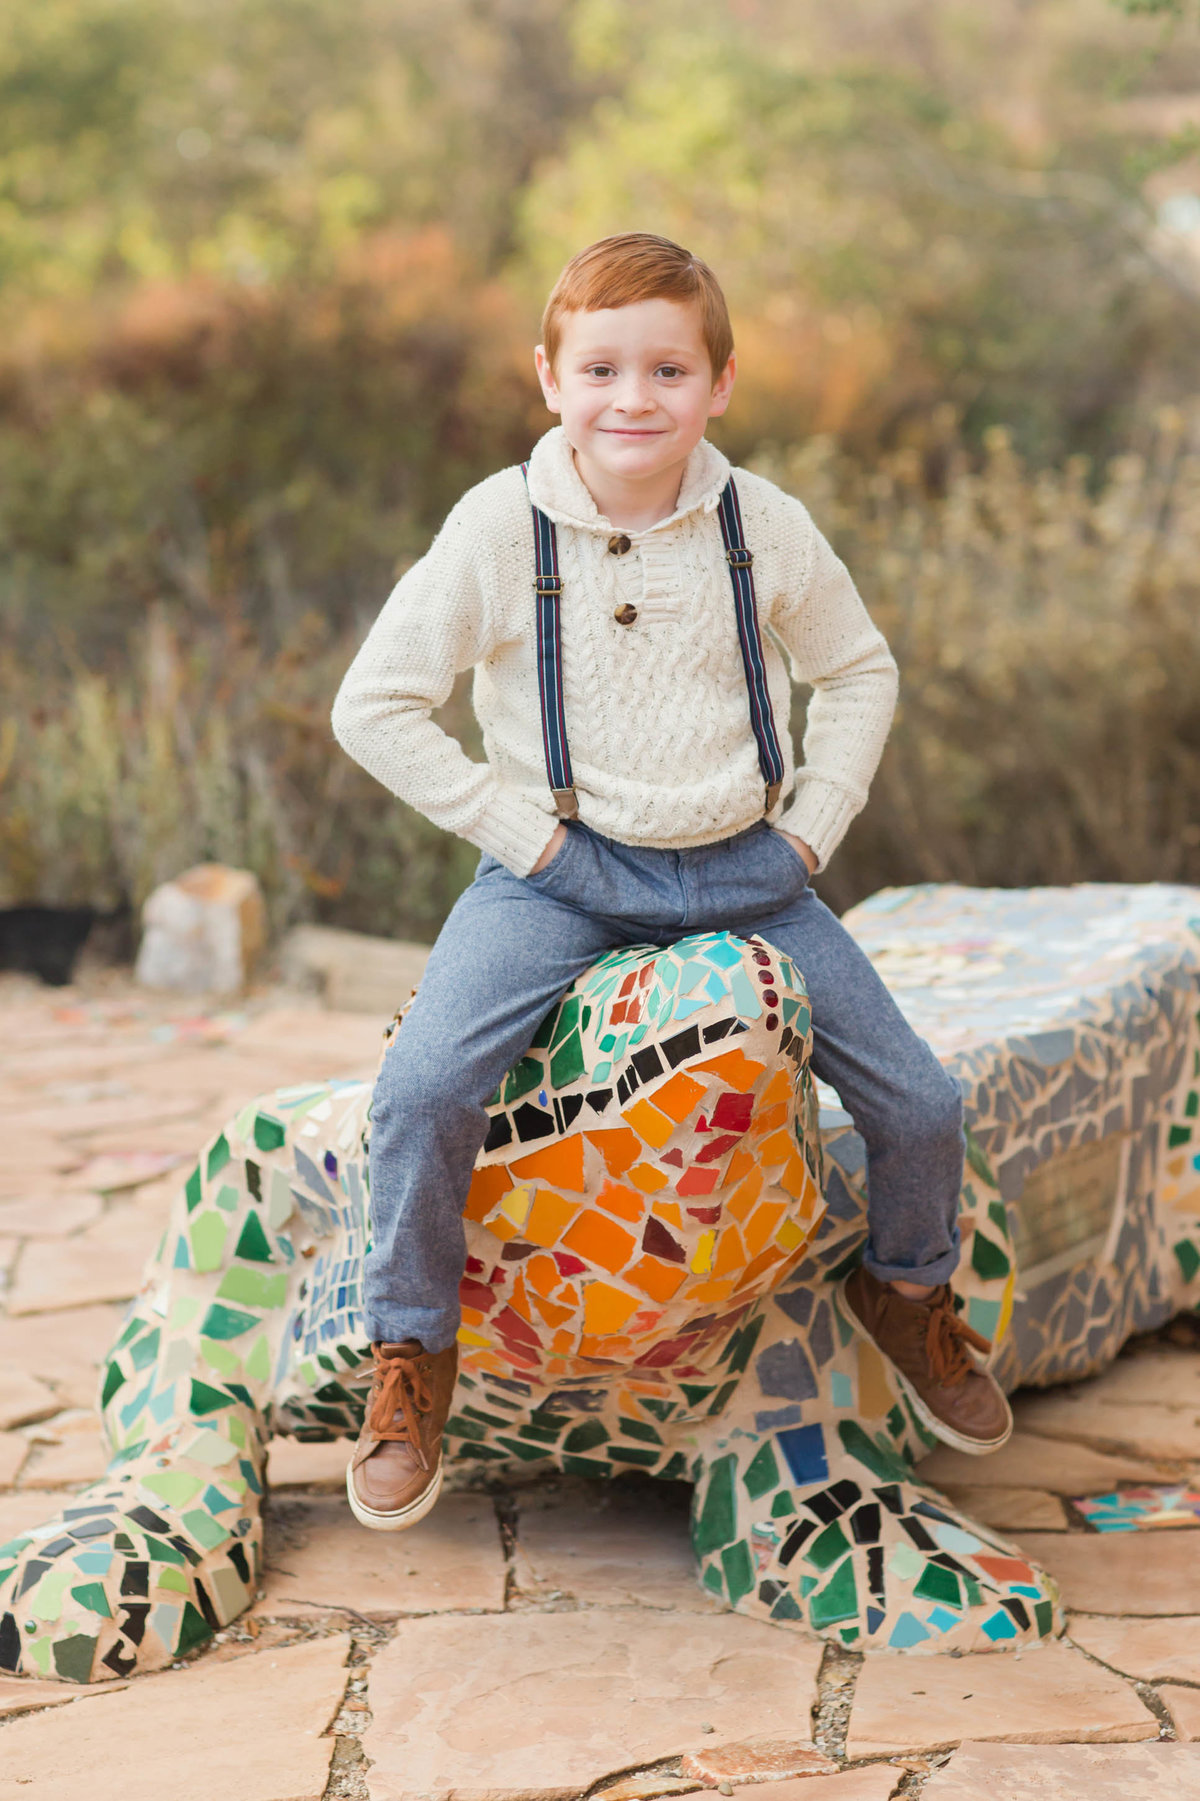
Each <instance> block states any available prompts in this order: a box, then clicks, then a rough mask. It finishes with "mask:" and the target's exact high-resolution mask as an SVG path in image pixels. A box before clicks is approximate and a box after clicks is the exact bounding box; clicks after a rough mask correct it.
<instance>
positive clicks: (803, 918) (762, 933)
mask: <svg viewBox="0 0 1200 1801" xmlns="http://www.w3.org/2000/svg"><path fill="white" fill-rule="evenodd" d="M720 930H725V931H730V932H734V933H736V934H737V935H738V936H742V937H745V936H749V935H751V934H757V935H758V936H759V937H761V938H765V939H766V940H767V942H768V943H770V944H773V945H774V946H775V947H776V948H777V949H778V950H781V951H783V952H784V953H785V955H786V956H788V957H790V958H791V959H792V961H793V962H794V963H795V964H796V966H797V968H798V969H799V970H800V971H801V972H802V973H803V976H804V980H805V983H806V984H807V987H808V993H809V999H810V1001H811V1003H812V1022H813V1052H812V1063H813V1069H814V1070H815V1072H816V1074H817V1075H818V1076H819V1077H821V1079H822V1080H823V1081H826V1082H829V1083H830V1084H831V1085H832V1086H833V1087H834V1088H836V1089H837V1091H838V1093H839V1095H840V1096H841V1098H842V1102H843V1104H844V1106H845V1107H846V1108H847V1109H848V1110H849V1112H850V1113H851V1114H852V1115H853V1118H854V1121H855V1124H856V1125H857V1127H858V1129H859V1131H860V1132H861V1134H862V1136H863V1139H864V1141H865V1143H866V1147H867V1159H868V1177H869V1184H870V1212H869V1219H868V1227H869V1240H868V1245H867V1251H866V1263H867V1267H868V1268H869V1269H871V1270H872V1271H873V1272H874V1273H875V1275H877V1276H878V1277H880V1278H881V1279H882V1280H884V1281H887V1280H890V1279H892V1278H895V1277H902V1278H907V1279H909V1280H911V1281H914V1282H925V1283H929V1284H931V1285H933V1284H937V1283H940V1282H945V1281H947V1280H948V1279H949V1276H950V1274H951V1272H952V1271H953V1269H954V1268H955V1266H956V1264H957V1262H958V1247H959V1238H958V1199H959V1189H960V1186H961V1183H962V1169H963V1130H962V1097H961V1095H960V1092H959V1088H958V1085H957V1083H956V1082H955V1081H954V1080H953V1078H952V1077H950V1076H948V1075H947V1074H946V1072H945V1070H944V1069H943V1068H942V1066H941V1064H940V1063H939V1062H938V1060H937V1058H936V1057H935V1056H934V1054H933V1052H932V1051H931V1050H930V1048H929V1046H928V1045H927V1044H926V1043H925V1041H924V1039H922V1038H918V1037H917V1035H916V1033H915V1032H914V1031H913V1029H912V1027H911V1026H910V1025H909V1024H908V1022H907V1021H906V1020H905V1019H904V1017H903V1015H902V1014H901V1012H900V1010H899V1008H898V1007H897V1006H896V1003H895V1002H894V1001H893V1000H892V998H891V996H890V995H889V993H888V991H887V989H886V988H885V987H884V985H883V983H882V982H881V981H880V979H879V977H878V976H877V975H876V973H875V971H874V969H873V968H872V967H871V964H870V963H869V962H868V961H867V958H866V957H865V956H864V954H863V952H862V951H861V950H860V949H859V948H858V946H857V944H855V942H854V940H853V938H851V936H850V934H849V933H848V932H847V931H846V930H845V928H844V927H843V926H842V925H841V923H840V922H839V921H838V919H837V918H836V917H835V915H834V914H832V913H831V912H830V911H829V909H828V907H826V906H825V905H824V903H823V902H822V901H820V900H818V898H817V896H816V895H815V894H814V893H813V892H812V890H811V888H810V887H809V885H808V871H807V869H806V868H805V866H804V863H803V861H802V859H801V858H800V857H799V856H798V855H797V854H796V852H795V851H794V850H793V849H792V848H791V846H790V845H789V844H788V842H787V840H786V839H785V838H782V837H781V836H780V835H779V833H778V832H775V831H772V830H771V829H770V827H768V826H767V825H766V823H765V822H763V823H761V824H759V825H755V826H752V827H751V828H750V830H749V831H746V832H740V833H739V834H738V835H737V836H736V837H734V838H725V839H722V840H721V841H720V842H718V843H716V844H707V845H703V846H701V847H700V848H699V849H696V850H678V851H677V850H641V849H637V848H635V847H634V846H631V845H628V844H619V843H617V842H615V841H614V840H613V839H610V838H603V837H601V836H600V834H599V833H597V832H593V831H591V830H590V829H589V828H588V827H587V826H584V825H581V824H579V823H578V822H577V821H572V822H571V823H570V824H569V825H568V827H567V837H566V842H565V843H564V844H563V845H562V847H561V848H560V849H559V851H558V853H557V855H556V856H555V857H554V858H553V859H552V861H551V862H550V863H549V865H548V866H547V867H546V868H545V869H543V870H542V871H540V872H539V873H538V874H537V875H530V876H525V877H520V876H515V875H513V874H512V873H511V872H510V871H509V870H508V869H506V868H505V867H504V865H503V864H501V863H498V862H497V861H496V860H495V858H494V857H488V856H485V857H483V858H482V859H481V860H480V864H479V869H478V872H477V874H476V876H475V880H474V881H473V882H472V884H471V886H470V887H469V888H468V889H467V890H466V892H465V893H464V894H463V895H461V896H460V897H459V900H458V902H457V903H456V905H455V907H454V909H453V911H452V912H451V914H450V917H449V918H448V919H447V921H446V923H445V925H444V926H443V927H442V930H441V933H440V935H439V937H438V941H437V943H436V944H435V945H434V947H433V950H432V952H431V954H430V958H429V963H428V966H427V968H426V971H425V974H424V977H423V978H422V981H421V986H420V989H419V990H418V993H417V997H416V999H415V1001H414V1002H413V1004H412V1007H411V1009H410V1011H409V1013H408V1015H407V1017H406V1019H405V1021H404V1025H403V1026H402V1028H401V1030H400V1032H399V1033H398V1035H397V1037H396V1040H395V1042H394V1044H393V1045H392V1048H391V1049H390V1051H389V1052H388V1054H387V1057H386V1058H385V1059H384V1064H383V1068H382V1069H381V1071H380V1073H379V1079H378V1082H377V1083H376V1087H375V1095H374V1099H373V1102H372V1110H371V1120H372V1124H371V1217H372V1226H373V1245H372V1249H371V1251H370V1253H369V1255H368V1257H367V1260H366V1270H365V1291H366V1328H367V1331H368V1333H369V1336H370V1337H371V1338H372V1339H374V1340H385V1341H388V1342H392V1343H395V1342H397V1341H399V1340H402V1339H406V1338H418V1339H420V1340H421V1342H422V1343H423V1344H424V1346H425V1348H426V1349H427V1350H430V1351H439V1350H443V1349H444V1348H445V1347H446V1346H448V1345H450V1344H452V1343H453V1342H454V1338H455V1334H456V1333H457V1331H458V1325H459V1308H458V1284H459V1280H460V1278H461V1276H462V1273H463V1267H464V1264H465V1261H466V1248H465V1238H464V1233H463V1223H462V1210H463V1207H464V1205H465V1202H466V1196H467V1190H468V1187H469V1186H470V1181H471V1174H472V1171H473V1169H474V1165H475V1159H476V1157H477V1155H478V1154H479V1149H480V1146H481V1145H482V1143H483V1140H484V1137H485V1135H486V1132H487V1126H488V1116H487V1114H486V1113H485V1111H484V1106H485V1103H486V1102H487V1101H488V1100H490V1098H491V1096H492V1095H493V1094H494V1093H495V1091H496V1088H497V1087H498V1085H499V1083H500V1081H501V1079H502V1078H503V1076H504V1075H505V1073H506V1072H507V1070H508V1069H509V1068H510V1067H511V1066H512V1064H514V1063H515V1062H516V1061H517V1060H518V1058H520V1057H522V1056H524V1054H525V1052H526V1051H527V1050H528V1048H529V1046H530V1044H531V1042H532V1040H533V1037H534V1034H535V1033H536V1031H537V1029H538V1026H539V1025H540V1024H541V1022H542V1020H543V1019H544V1018H545V1016H546V1014H547V1013H548V1012H549V1011H550V1009H551V1008H552V1007H553V1006H554V1005H555V1003H556V1002H557V1001H558V1000H560V999H561V997H562V995H563V994H564V993H565V991H566V990H567V989H568V988H569V987H570V986H571V984H572V982H573V981H574V980H575V979H576V977H577V976H579V975H580V974H582V973H583V971H585V970H586V969H588V968H589V967H590V965H591V964H592V963H594V962H595V961H596V959H597V958H598V957H601V956H603V955H604V954H605V952H607V951H610V950H615V949H616V948H617V947H618V946H623V945H632V944H661V945H666V944H671V943H673V942H674V941H675V940H676V939H679V938H683V937H686V936H687V935H689V934H690V933H693V932H710V931H720Z"/></svg>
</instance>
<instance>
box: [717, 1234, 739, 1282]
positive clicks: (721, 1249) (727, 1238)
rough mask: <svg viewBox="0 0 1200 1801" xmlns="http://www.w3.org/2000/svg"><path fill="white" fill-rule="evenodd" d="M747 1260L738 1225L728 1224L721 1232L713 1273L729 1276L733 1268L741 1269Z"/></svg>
mask: <svg viewBox="0 0 1200 1801" xmlns="http://www.w3.org/2000/svg"><path fill="white" fill-rule="evenodd" d="M745 1260H746V1252H745V1250H744V1248H743V1246H742V1236H741V1233H740V1232H739V1231H738V1229H737V1227H736V1226H726V1227H725V1230H724V1231H723V1232H722V1233H721V1237H720V1242H719V1243H718V1245H717V1254H716V1256H715V1258H714V1259H713V1266H712V1267H713V1275H714V1276H727V1275H729V1274H730V1272H731V1271H732V1270H735V1269H740V1268H741V1267H742V1264H743V1263H744V1262H745Z"/></svg>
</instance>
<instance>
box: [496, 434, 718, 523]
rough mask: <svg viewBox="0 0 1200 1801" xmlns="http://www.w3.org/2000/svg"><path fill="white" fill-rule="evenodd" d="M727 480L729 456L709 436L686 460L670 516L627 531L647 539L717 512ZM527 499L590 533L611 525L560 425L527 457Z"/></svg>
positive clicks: (549, 514)
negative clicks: (699, 515)
mask: <svg viewBox="0 0 1200 1801" xmlns="http://www.w3.org/2000/svg"><path fill="white" fill-rule="evenodd" d="M728 480H729V460H728V458H727V457H724V456H722V454H721V452H720V451H719V450H718V449H717V447H716V445H715V444H710V443H709V441H708V439H707V438H701V440H700V442H699V443H698V444H697V446H696V448H695V450H693V452H692V454H691V456H690V457H689V458H688V460H687V462H686V463H685V464H684V469H683V481H682V482H681V483H680V487H679V500H678V503H677V505H676V507H675V511H674V512H673V513H672V514H671V516H670V518H668V519H660V520H659V521H658V522H657V524H655V525H651V526H648V527H647V528H646V530H645V531H644V532H631V533H630V534H629V535H630V536H631V537H634V538H644V537H647V536H648V535H649V533H650V532H661V531H664V530H665V529H666V527H667V526H669V525H674V524H675V523H676V521H677V520H680V519H682V518H684V516H685V515H686V514H688V513H695V512H705V513H712V512H715V511H716V509H717V506H718V504H719V502H720V499H721V491H722V489H723V488H724V486H725V484H726V482H727V481H728ZM529 498H530V500H531V501H532V502H533V504H534V506H536V507H539V508H540V509H541V511H542V512H543V513H545V514H546V515H547V517H548V518H550V519H553V521H554V523H555V524H556V525H574V526H578V527H579V528H580V529H581V530H583V531H590V532H611V531H612V529H613V527H612V522H611V521H610V520H608V519H606V518H605V517H604V514H603V513H602V512H601V511H600V509H599V508H598V507H597V505H596V503H595V501H594V500H593V499H592V497H591V495H590V494H589V493H588V491H587V488H586V487H585V486H584V484H583V480H582V478H581V476H580V474H579V471H578V469H576V467H575V458H574V455H573V454H572V451H571V446H570V444H569V442H568V440H567V434H566V432H565V431H564V430H563V428H562V426H561V425H555V426H553V427H552V428H551V429H550V430H549V431H548V432H547V433H546V434H545V436H544V437H541V438H539V439H538V441H537V443H536V444H535V445H534V447H533V453H532V455H531V456H530V458H529Z"/></svg>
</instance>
